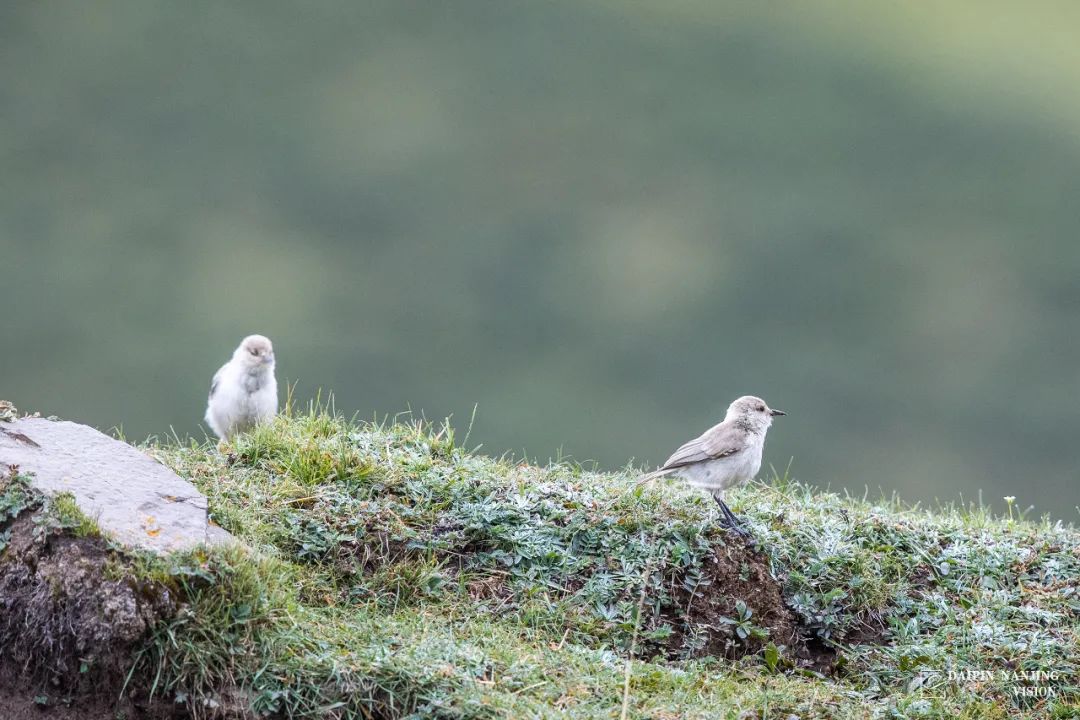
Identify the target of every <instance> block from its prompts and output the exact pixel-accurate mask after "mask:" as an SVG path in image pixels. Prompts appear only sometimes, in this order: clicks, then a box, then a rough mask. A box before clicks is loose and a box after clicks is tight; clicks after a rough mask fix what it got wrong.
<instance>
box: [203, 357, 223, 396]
mask: <svg viewBox="0 0 1080 720" xmlns="http://www.w3.org/2000/svg"><path fill="white" fill-rule="evenodd" d="M227 364H228V363H226V365H227ZM223 372H225V365H222V366H221V367H220V368H218V371H217V372H216V373H214V379H213V380H211V381H210V394H209V395H208V396H207V397H206V400H207V402H209V401H210V399H211V398H213V397H214V393H215V392H217V389H218V384H220V383H221V374H222V373H223Z"/></svg>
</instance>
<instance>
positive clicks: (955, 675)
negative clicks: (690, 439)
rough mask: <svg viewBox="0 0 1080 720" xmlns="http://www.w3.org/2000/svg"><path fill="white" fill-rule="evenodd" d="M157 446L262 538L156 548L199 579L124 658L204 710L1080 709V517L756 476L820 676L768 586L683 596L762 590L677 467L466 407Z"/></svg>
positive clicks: (763, 540)
mask: <svg viewBox="0 0 1080 720" xmlns="http://www.w3.org/2000/svg"><path fill="white" fill-rule="evenodd" d="M149 450H150V452H151V453H153V454H154V455H156V456H157V457H158V458H160V459H161V460H162V461H164V462H166V463H167V464H169V465H170V466H172V467H173V468H175V469H176V470H177V471H178V472H179V473H180V474H181V475H182V476H185V477H188V478H190V479H192V480H193V481H194V482H195V483H196V485H197V486H198V487H199V488H200V489H201V490H202V491H203V492H205V493H206V494H207V495H208V497H209V500H210V507H211V510H212V515H213V518H214V520H215V521H216V522H217V523H219V524H220V525H222V526H223V527H225V528H226V529H228V530H229V531H230V532H232V533H233V534H234V535H236V536H237V537H239V538H240V539H241V540H242V541H243V542H242V545H240V546H239V547H236V548H232V549H228V550H222V549H218V550H214V551H211V552H204V551H199V552H193V553H187V554H185V555H183V556H176V557H172V558H169V559H168V560H164V561H162V560H158V561H146V564H145V566H144V567H143V569H142V572H146V573H148V574H151V575H153V576H154V578H155V579H158V580H160V581H162V582H166V583H170V584H172V585H173V586H175V588H176V590H177V591H178V592H179V593H180V594H181V596H182V597H185V598H187V602H186V604H185V605H184V607H183V609H182V610H181V612H180V614H179V615H178V616H177V617H176V618H175V619H172V620H170V621H169V622H167V623H164V624H162V625H161V626H160V627H159V628H158V630H157V632H156V633H155V634H154V636H153V638H152V639H151V641H150V642H149V643H148V644H147V645H146V646H145V647H144V648H143V649H142V650H141V652H140V653H139V655H138V658H137V664H136V667H135V669H134V671H133V674H132V680H131V682H144V683H146V684H148V685H149V686H150V687H152V688H153V690H154V692H155V694H157V695H159V696H163V697H167V698H175V699H179V700H181V701H183V702H187V703H189V704H190V706H191V707H192V708H194V709H195V710H196V711H197V712H200V713H202V714H206V715H210V714H212V713H211V710H212V709H213V708H215V707H216V706H219V705H226V706H228V705H249V706H250V707H252V708H253V709H255V710H256V711H258V712H264V713H271V712H278V713H282V714H285V715H288V716H293V717H335V718H337V717H341V718H372V717H377V718H425V717H440V718H489V717H492V718H494V717H575V718H619V717H620V716H621V715H622V713H623V712H624V702H625V713H626V717H630V718H682V717H690V718H694V717H702V718H704V717H709V718H714V717H715V718H732V719H734V718H747V717H755V718H766V717H767V718H786V717H788V716H789V715H792V714H794V715H797V716H798V717H800V718H802V719H804V720H805V719H806V718H871V717H873V718H904V717H912V718H914V717H943V716H946V715H948V716H950V717H955V718H972V719H974V718H1012V717H1025V716H1026V717H1056V718H1068V717H1080V704H1078V702H1080V701H1078V697H1080V696H1078V694H1077V683H1078V676H1077V670H1078V663H1080V660H1078V658H1080V640H1078V636H1077V632H1078V627H1080V623H1078V615H1080V597H1078V587H1080V533H1078V532H1077V531H1076V530H1075V529H1073V528H1071V527H1067V526H1064V525H1061V524H1059V523H1050V522H1048V521H1042V522H1029V521H1027V520H1023V519H1020V518H1017V517H1015V516H1014V517H1012V518H1008V517H1006V518H1001V517H995V516H993V515H992V514H991V513H990V512H989V511H988V510H986V509H983V508H978V507H969V508H962V507H945V508H941V509H939V510H938V511H936V512H925V511H922V510H917V509H912V508H906V507H904V506H902V505H901V504H899V503H897V502H895V501H882V502H869V501H866V500H860V499H853V498H845V497H840V496H838V495H836V494H832V493H823V492H815V491H812V490H811V489H809V488H807V487H806V486H804V485H801V484H799V483H797V482H794V481H790V480H788V479H785V478H782V477H777V478H774V479H773V480H772V481H771V482H770V483H769V484H753V485H751V486H749V487H746V488H744V489H743V490H741V491H739V492H737V493H735V494H734V496H733V497H732V498H731V504H732V506H733V508H734V509H735V510H736V512H739V513H741V514H742V515H743V517H744V518H745V519H746V522H747V523H748V525H749V526H750V528H751V529H752V531H753V533H754V535H755V536H756V537H757V538H758V539H759V541H760V544H761V547H762V550H763V552H764V553H765V556H766V558H767V563H768V565H769V568H770V570H771V572H772V574H773V575H774V576H775V577H776V578H778V579H779V581H780V583H781V586H782V589H783V594H784V597H785V599H786V601H787V604H788V606H789V607H790V608H791V609H792V610H793V611H794V614H795V615H796V616H797V618H798V620H799V621H800V623H801V624H802V625H803V632H804V633H805V635H806V636H807V637H808V638H812V640H811V645H812V646H820V647H819V649H820V648H821V647H824V648H830V649H831V650H832V651H834V652H835V653H836V656H835V658H834V661H833V663H832V664H833V666H834V671H833V672H831V673H830V674H829V676H827V677H826V676H823V675H821V674H819V673H817V672H815V670H814V668H812V667H809V666H808V664H807V663H806V662H805V661H800V659H799V657H798V656H797V653H796V650H797V648H796V647H795V645H797V644H796V643H785V642H784V641H783V639H782V638H777V637H776V636H775V632H774V633H773V634H772V635H770V634H769V633H770V627H769V624H768V623H767V622H765V621H763V620H762V619H761V618H760V617H758V616H757V615H755V614H754V613H752V612H748V611H747V606H755V605H754V602H755V600H754V599H753V598H750V597H747V598H745V600H746V604H739V605H738V606H737V608H736V609H735V610H733V611H731V612H730V613H728V614H726V615H723V616H719V617H709V616H707V615H703V614H702V613H701V612H697V613H691V612H687V611H686V610H687V608H688V607H690V605H691V604H693V603H700V600H699V598H703V597H706V596H709V597H714V598H719V600H718V602H723V603H729V604H730V605H731V606H732V607H736V606H735V601H737V600H743V599H744V598H739V597H727V596H726V595H725V592H726V590H725V588H723V587H713V586H710V585H709V582H710V578H712V577H713V576H712V575H711V574H710V573H711V572H712V571H711V570H710V567H712V566H711V565H710V562H711V559H712V558H713V557H714V556H715V555H716V553H718V552H720V553H727V554H728V555H731V554H732V553H736V551H737V550H738V551H740V552H741V550H740V548H739V547H737V546H738V543H736V542H735V541H734V540H732V539H731V538H729V537H728V536H727V535H726V534H725V532H724V531H723V530H722V529H721V528H720V527H719V526H718V524H717V512H716V510H715V507H714V504H713V502H712V500H711V498H708V497H707V496H705V495H703V494H701V493H698V492H695V491H694V490H692V489H689V488H685V487H683V486H682V485H680V484H678V483H677V482H670V481H662V482H658V483H652V484H649V485H646V486H636V484H635V483H636V481H637V479H638V477H639V473H637V472H636V471H634V469H633V468H627V469H626V470H624V471H623V472H619V473H611V474H605V473H597V472H590V471H586V470H584V469H582V468H580V467H577V466H575V465H571V464H567V463H558V464H552V465H550V466H547V467H537V466H534V465H530V464H527V463H521V462H515V461H513V460H512V459H508V458H503V459H492V458H488V457H484V456H480V455H475V454H472V453H469V452H467V451H466V450H465V449H463V448H461V447H459V446H458V445H457V444H456V442H455V437H454V433H453V431H452V430H451V429H450V428H449V427H445V426H444V427H431V426H428V425H424V424H421V423H406V424H392V425H391V424H385V425H380V424H362V423H354V422H350V421H347V420H344V419H342V418H340V417H337V416H335V415H334V414H332V413H331V412H329V411H327V410H326V409H325V408H321V407H312V408H311V409H310V410H309V411H308V412H302V413H300V412H291V411H290V412H286V413H285V414H284V415H283V416H282V417H279V418H278V419H277V420H275V421H274V422H273V423H272V424H270V425H267V426H264V427H260V428H258V429H256V430H255V431H254V432H252V433H251V434H249V435H245V436H241V437H239V438H237V439H236V440H235V442H233V443H230V444H223V445H221V446H220V447H218V446H216V445H208V444H194V443H193V444H188V445H184V444H179V443H175V442H174V443H165V444H154V445H151V446H150V447H149ZM2 507H3V506H2V504H0V508H2ZM735 556H736V557H741V556H739V555H738V554H737V553H736V555H735ZM747 572H749V569H747ZM724 607H727V605H725V606H724ZM755 607H756V606H755ZM717 648H719V649H720V650H721V651H722V652H720V653H719V654H720V655H722V657H719V656H714V655H712V654H710V653H709V652H706V651H707V650H710V649H713V650H715V649H717ZM631 649H632V650H633V654H631ZM631 657H633V658H634V661H633V662H632V664H631V665H630V673H629V684H628V685H626V684H625V681H626V672H627V664H628V658H631ZM973 671H979V672H981V673H984V674H982V675H977V674H972V673H973ZM1018 671H1026V672H1034V671H1039V672H1043V673H1051V672H1052V673H1054V676H1053V679H1048V680H1045V681H1044V682H1043V683H1042V685H1043V686H1044V687H1050V688H1051V689H1052V690H1053V693H1054V695H1053V697H1023V696H1018V695H1016V694H1014V691H1015V690H1016V688H1017V687H1019V686H1021V685H1023V684H1024V682H1023V681H1022V680H1018V679H1016V678H1015V677H1012V676H1008V675H1007V673H1012V672H1018Z"/></svg>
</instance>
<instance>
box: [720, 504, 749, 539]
mask: <svg viewBox="0 0 1080 720" xmlns="http://www.w3.org/2000/svg"><path fill="white" fill-rule="evenodd" d="M716 502H717V504H718V505H720V512H721V513H723V517H722V518H720V526H721V527H723V528H726V529H728V530H731V531H733V532H735V533H736V534H737V535H739V536H740V537H742V538H744V539H749V540H751V542H752V544H753V545H754V546H756V545H757V542H756V541H754V540H753V537H754V536H753V534H752V533H751V532H750V531H749V530H747V529H746V528H745V527H744V526H743V524H742V522H741V521H740V520H739V518H738V516H736V515H735V513H733V512H731V508H729V507H728V506H727V503H725V502H724V501H723V500H721V499H720V498H716Z"/></svg>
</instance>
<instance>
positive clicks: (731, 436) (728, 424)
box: [643, 395, 786, 535]
mask: <svg viewBox="0 0 1080 720" xmlns="http://www.w3.org/2000/svg"><path fill="white" fill-rule="evenodd" d="M785 414H786V413H784V412H783V411H782V410H773V409H772V408H770V407H769V406H768V405H766V404H765V401H764V400H762V399H761V398H759V397H754V396H753V395H744V396H743V397H741V398H739V399H738V400H736V401H735V402H733V403H731V405H730V406H728V410H727V415H726V416H725V417H724V421H723V422H722V423H720V424H719V425H714V426H713V427H711V428H709V429H708V430H706V431H705V432H704V433H703V434H702V435H701V437H697V438H694V439H693V440H691V441H690V442H688V443H686V444H685V445H683V446H682V447H680V448H679V449H678V450H676V451H675V452H674V453H672V455H671V457H669V458H668V459H667V462H665V463H664V464H663V465H662V466H661V467H660V468H659V469H657V470H656V471H654V472H651V473H649V474H647V475H645V477H644V478H643V481H644V480H651V479H652V478H657V477H661V476H664V475H676V476H679V477H682V478H683V479H684V480H686V481H687V482H689V483H690V484H691V485H695V486H697V487H701V488H704V489H706V490H708V491H709V492H710V493H712V496H713V498H715V500H716V502H717V503H718V504H719V505H720V511H721V512H722V513H723V514H724V520H725V525H727V526H729V527H731V528H732V529H734V530H735V531H736V532H739V533H740V534H743V535H745V534H748V533H747V532H746V530H744V529H743V527H742V525H741V524H740V523H739V519H738V518H737V517H735V513H733V512H731V508H729V507H728V506H727V504H726V503H725V502H724V492H725V491H726V490H728V489H730V488H734V487H738V486H740V485H742V484H743V483H745V482H746V481H747V480H750V479H752V478H753V477H754V476H755V475H757V473H758V470H760V469H761V452H762V450H763V449H764V448H765V433H767V432H768V431H769V427H770V426H771V425H772V421H773V418H774V417H776V416H778V415H785Z"/></svg>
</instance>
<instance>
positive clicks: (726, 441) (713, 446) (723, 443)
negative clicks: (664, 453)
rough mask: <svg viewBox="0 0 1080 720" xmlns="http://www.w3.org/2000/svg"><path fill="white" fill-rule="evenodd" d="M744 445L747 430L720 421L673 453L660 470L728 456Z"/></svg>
mask: <svg viewBox="0 0 1080 720" xmlns="http://www.w3.org/2000/svg"><path fill="white" fill-rule="evenodd" d="M744 447H746V431H745V430H743V429H742V428H740V427H737V426H736V425H728V424H726V423H720V424H719V425H716V426H714V427H712V428H710V429H708V430H706V431H705V434H703V435H702V436H701V437H698V438H694V439H693V440H691V441H690V442H688V443H686V444H685V445H683V446H682V447H680V448H679V449H678V450H676V451H675V452H674V453H672V454H671V457H669V458H668V459H667V462H665V463H664V464H663V465H662V466H661V467H660V470H671V469H673V468H678V467H684V466H686V465H690V464H692V463H696V462H702V461H703V460H716V459H717V458H723V457H728V456H730V455H734V454H735V453H737V452H739V451H740V450H742V449H743V448H744Z"/></svg>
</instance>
